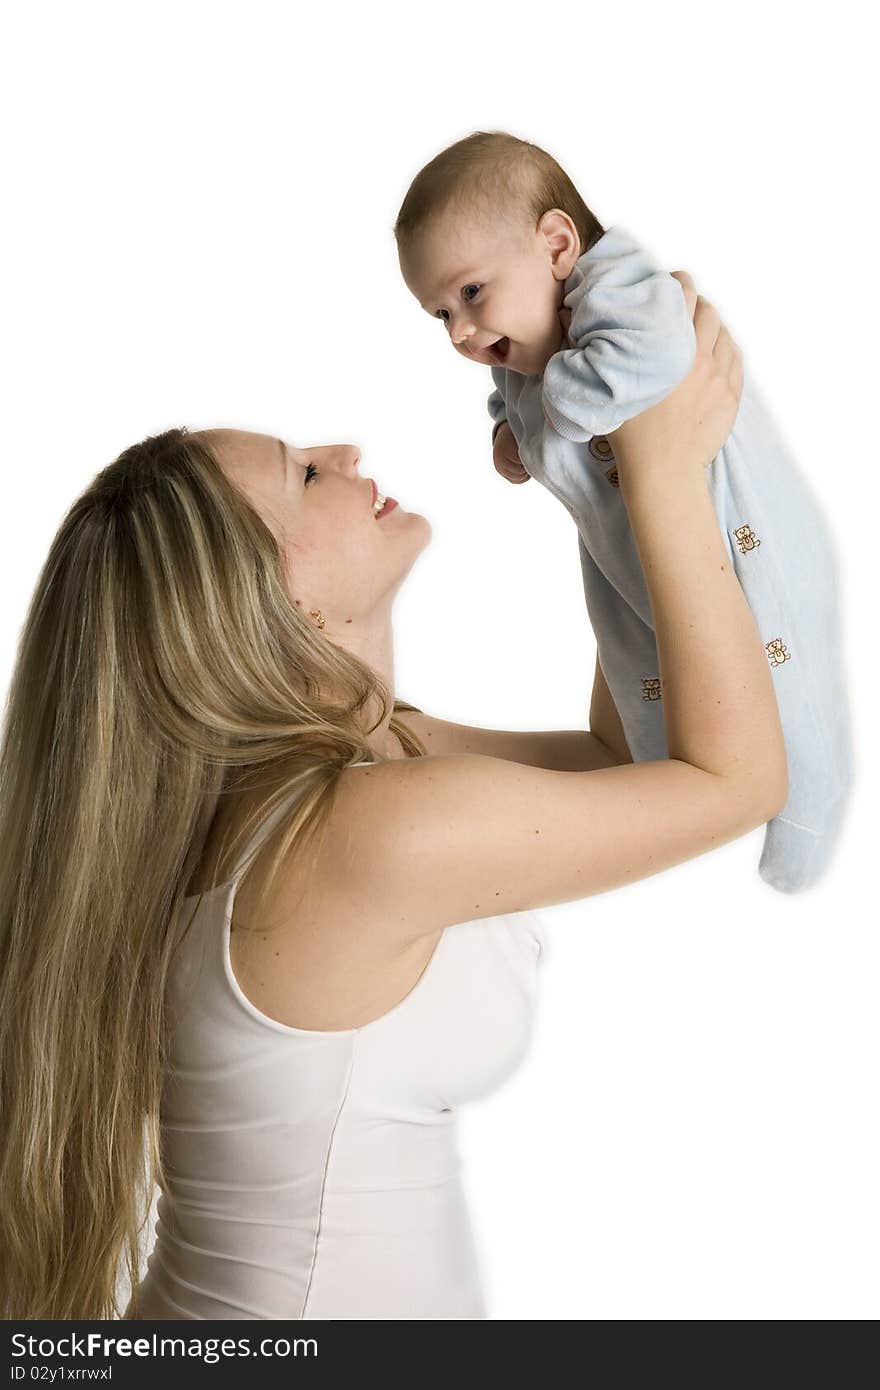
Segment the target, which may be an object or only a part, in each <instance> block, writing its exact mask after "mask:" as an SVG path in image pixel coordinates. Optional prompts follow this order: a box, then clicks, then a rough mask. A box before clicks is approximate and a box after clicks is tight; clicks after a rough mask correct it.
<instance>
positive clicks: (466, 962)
mask: <svg viewBox="0 0 880 1390" xmlns="http://www.w3.org/2000/svg"><path fill="white" fill-rule="evenodd" d="M355 765H356V766H357V765H358V764H355ZM287 805H288V802H284V803H282V805H280V806H279V807H278V808H277V809H276V810H275V812H273V813H272V814H270V816H268V817H267V818H266V819H265V820H264V821H263V823H262V824H261V825H260V826H259V827H258V829H257V831H256V834H255V835H254V836H253V838H252V839H251V841H250V843H249V844H248V845H247V846H246V847H245V849H244V850H243V852H242V856H241V859H240V861H239V863H238V865H237V866H236V868H235V870H234V872H233V876H232V878H231V879H230V880H229V881H228V882H227V883H224V884H220V885H218V886H217V887H216V888H214V889H213V890H211V891H210V892H207V893H203V894H201V895H197V896H193V897H191V898H188V899H186V900H185V901H186V905H188V906H189V907H195V917H194V919H193V920H192V924H191V926H190V927H189V930H188V932H187V933H186V935H185V937H184V940H183V943H182V946H181V948H180V949H179V950H178V952H177V953H176V954H175V957H174V964H173V966H172V973H171V976H170V977H169V982H168V995H167V998H168V1006H169V1023H170V1025H171V1053H170V1058H169V1066H168V1070H167V1072H166V1077H165V1082H164V1089H163V1103H162V1139H163V1145H164V1153H165V1155H166V1162H167V1173H168V1184H169V1185H168V1188H167V1190H165V1191H163V1192H162V1193H160V1195H159V1202H158V1208H157V1224H156V1242H155V1245H154V1248H153V1250H152V1253H151V1254H150V1256H149V1260H148V1265H147V1272H146V1274H145V1276H144V1279H143V1281H142V1283H141V1286H140V1308H139V1316H140V1317H141V1318H144V1319H153V1318H157V1319H186V1318H195V1319H212V1318H217V1319H227V1318H229V1319H232V1318H234V1319H248V1318H267V1319H287V1318H296V1319H299V1318H328V1319H329V1318H352V1319H358V1318H360V1319H364V1318H387V1319H404V1318H407V1319H408V1318H418V1319H430V1318H483V1317H486V1309H485V1305H484V1300H483V1292H482V1288H481V1281H480V1276H479V1266H478V1259H477V1253H476V1249H475V1242H474V1238H473V1234H472V1231H471V1225H470V1219H469V1216H468V1210H467V1205H466V1201H465V1193H464V1188H463V1185H462V1180H461V1174H460V1158H459V1153H458V1146H457V1132H456V1121H455V1115H456V1110H457V1108H458V1106H459V1105H461V1104H463V1103H464V1102H466V1101H471V1100H475V1099H477V1098H478V1097H480V1096H484V1095H486V1094H487V1093H488V1092H490V1091H491V1090H493V1089H494V1088H495V1087H497V1086H498V1085H499V1084H500V1083H501V1082H502V1081H504V1080H505V1079H506V1078H507V1077H508V1076H509V1075H510V1074H511V1072H512V1071H513V1070H515V1068H516V1066H517V1064H518V1063H519V1062H520V1061H521V1059H522V1057H523V1055H524V1053H525V1051H526V1048H527V1045H528V1041H529V1036H530V1031H531V1025H532V1019H533V1010H534V999H535V986H536V966H537V963H538V958H539V956H540V954H541V951H542V948H544V947H545V945H546V935H545V931H544V928H543V926H542V924H541V922H540V920H539V918H538V917H536V915H535V914H534V913H531V912H517V913H513V914H510V915H506V916H497V917H488V918H483V919H481V920H478V921H472V922H462V923H459V924H456V925H455V926H449V927H447V928H446V929H445V931H444V932H443V934H442V936H441V937H440V940H439V942H438V944H437V946H436V948H435V950H434V953H433V955H432V956H431V959H430V960H429V962H428V964H427V966H426V968H425V969H424V971H423V972H422V974H421V976H420V977H419V979H418V981H417V982H416V984H415V985H414V987H413V988H412V989H411V990H410V992H409V994H407V995H406V997H405V998H404V999H403V1000H401V1002H400V1003H398V1004H396V1005H395V1006H394V1007H393V1008H392V1009H390V1010H389V1011H388V1012H387V1013H385V1014H383V1015H382V1017H381V1018H378V1019H375V1020H373V1021H372V1022H371V1023H367V1024H364V1025H363V1026H361V1027H359V1028H345V1029H340V1030H334V1031H318V1030H314V1029H309V1028H291V1027H288V1026H287V1025H286V1024H283V1023H279V1022H277V1021H276V1020H274V1019H272V1018H269V1017H268V1016H267V1015H265V1014H263V1013H261V1012H260V1010H259V1009H257V1008H256V1007H255V1005H254V1004H252V1003H251V1002H250V1000H249V999H248V998H247V997H246V996H245V994H244V993H243V992H242V990H241V989H240V987H239V985H238V983H237V981H236V979H235V976H234V974H233V971H232V964H231V960H230V954H229V930H230V922H231V919H232V910H233V901H234V897H235V891H236V887H237V884H238V880H239V878H240V877H241V874H242V872H243V867H244V862H245V861H246V859H247V858H248V856H249V855H250V853H251V851H252V849H253V848H254V846H255V844H256V843H257V842H259V841H261V840H262V838H263V837H264V836H265V835H266V834H268V832H269V830H270V829H271V828H272V826H273V825H274V824H275V822H276V819H277V817H279V816H280V815H281V814H282V813H283V811H284V810H285V808H286V806H287ZM191 915H192V914H191V912H190V911H187V910H186V907H185V910H184V912H183V914H182V920H183V923H184V924H185V923H186V922H187V921H188V920H189V919H190V917H191Z"/></svg>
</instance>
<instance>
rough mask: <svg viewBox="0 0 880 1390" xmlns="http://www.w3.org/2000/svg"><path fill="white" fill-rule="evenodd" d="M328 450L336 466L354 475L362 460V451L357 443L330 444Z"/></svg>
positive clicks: (343, 471)
mask: <svg viewBox="0 0 880 1390" xmlns="http://www.w3.org/2000/svg"><path fill="white" fill-rule="evenodd" d="M326 448H327V452H328V454H329V455H330V461H331V463H332V464H333V467H334V468H338V469H339V471H340V473H348V474H350V475H352V476H353V475H354V474H355V473H356V472H357V470H358V464H359V463H360V461H361V451H360V448H359V447H358V445H357V444H328V445H327V446H326Z"/></svg>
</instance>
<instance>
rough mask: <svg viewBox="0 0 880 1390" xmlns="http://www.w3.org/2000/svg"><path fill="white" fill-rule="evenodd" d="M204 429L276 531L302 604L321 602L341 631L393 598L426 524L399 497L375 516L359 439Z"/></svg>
mask: <svg viewBox="0 0 880 1390" xmlns="http://www.w3.org/2000/svg"><path fill="white" fill-rule="evenodd" d="M200 433H201V434H202V435H203V437H204V438H205V439H206V440H207V442H208V443H209V444H211V445H212V446H213V448H214V451H215V453H216V456H217V459H218V461H219V463H220V466H221V468H223V470H224V472H225V473H226V474H227V476H228V477H229V478H230V479H231V481H232V482H233V483H234V484H235V485H236V486H237V487H239V488H240V489H241V491H242V492H244V493H245V495H246V496H247V498H248V500H249V501H250V503H251V505H252V506H254V507H255V508H256V510H257V511H258V512H259V514H260V516H261V517H262V518H263V520H264V521H265V523H266V525H267V526H268V527H269V528H270V530H271V531H272V532H273V534H274V535H275V537H276V538H277V540H278V542H279V544H280V546H281V549H282V551H283V553H284V554H285V556H286V558H287V572H288V576H289V584H290V592H291V594H292V596H293V598H294V599H295V600H296V601H298V602H299V603H300V604H301V606H302V607H303V608H304V610H305V611H306V612H308V611H309V610H311V609H314V608H317V609H320V611H321V612H322V613H323V615H324V617H325V619H326V622H327V626H328V628H330V629H331V630H333V631H334V632H337V631H338V633H339V635H340V636H342V635H344V632H345V628H346V625H347V624H348V623H349V622H351V623H353V624H355V625H359V626H363V624H364V623H365V622H367V621H369V619H370V618H372V617H374V616H378V615H380V614H382V612H383V610H387V609H389V608H390V604H391V599H392V598H393V596H394V594H395V593H396V591H397V590H398V589H399V587H400V585H401V584H402V582H403V580H404V579H405V577H406V575H407V574H408V573H409V570H410V569H411V567H412V565H413V562H414V561H415V559H416V556H417V555H418V554H419V553H420V552H421V551H422V550H423V549H424V548H425V546H426V545H427V544H428V541H429V540H430V539H431V527H430V524H429V522H428V521H427V520H426V519H425V517H423V516H420V515H419V514H418V513H417V512H409V511H407V510H406V508H405V507H402V506H400V505H399V504H398V505H397V506H396V507H394V508H392V509H391V510H390V511H386V513H385V514H384V515H383V516H382V517H381V518H379V519H377V516H376V512H375V509H374V500H375V497H376V490H377V488H376V485H374V483H373V481H372V479H370V478H369V477H363V476H362V475H361V474H360V472H359V471H358V464H359V461H360V450H359V449H358V448H357V446H356V445H354V444H325V445H321V446H319V447H316V448H298V447H297V446H296V445H295V444H290V443H287V442H286V441H283V440H280V439H275V438H273V437H272V436H270V435H266V434H251V433H250V432H248V431H246V430H204V431H201V432H200ZM381 490H382V488H381V480H380V481H379V483H378V491H379V492H381ZM349 631H351V629H349Z"/></svg>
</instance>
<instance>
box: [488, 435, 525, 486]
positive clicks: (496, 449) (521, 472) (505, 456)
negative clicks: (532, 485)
mask: <svg viewBox="0 0 880 1390" xmlns="http://www.w3.org/2000/svg"><path fill="white" fill-rule="evenodd" d="M492 462H493V463H494V464H495V468H496V470H497V471H498V472H499V473H500V474H501V476H502V478H506V479H507V481H508V482H509V483H527V482H528V481H529V478H530V477H531V474H530V473H527V472H526V470H525V468H524V467H523V465H522V462H521V461H520V457H519V449H518V448H517V447H516V440H515V438H514V435H513V430H512V429H511V428H510V426H509V425H508V423H507V421H506V420H505V421H504V423H503V424H502V425H501V427H500V429H499V430H498V433H497V434H496V436H495V443H494V444H493V445H492Z"/></svg>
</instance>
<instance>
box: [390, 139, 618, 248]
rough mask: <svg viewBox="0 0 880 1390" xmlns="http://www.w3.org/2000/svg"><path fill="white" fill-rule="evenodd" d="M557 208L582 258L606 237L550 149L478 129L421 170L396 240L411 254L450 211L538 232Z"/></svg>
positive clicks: (398, 222) (396, 229) (399, 216)
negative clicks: (565, 215) (576, 240)
mask: <svg viewBox="0 0 880 1390" xmlns="http://www.w3.org/2000/svg"><path fill="white" fill-rule="evenodd" d="M551 208H560V209H561V211H562V212H567V213H568V215H569V217H570V218H571V220H572V222H573V223H574V225H575V227H576V228H577V232H578V236H579V237H580V243H581V248H580V254H581V255H583V254H584V252H585V251H588V250H589V249H590V247H591V246H593V245H594V244H595V242H597V241H598V240H599V238H600V237H601V236H602V235H603V234H604V230H605V229H604V228H603V226H602V224H601V223H600V222H599V220H598V219H597V218H596V217H595V216H594V215H593V213H592V212H591V211H590V209H589V208H588V207H587V205H586V203H585V202H584V200H583V198H582V197H581V195H580V194H579V193H578V191H577V189H576V188H575V186H574V184H573V183H572V181H571V179H570V178H569V177H568V174H566V172H565V170H564V169H563V168H561V166H560V165H559V164H557V162H556V160H555V159H554V158H553V156H552V155H549V154H548V153H547V151H546V150H542V149H541V148H540V147H539V146H538V145H532V144H530V143H529V142H528V141H527V140H519V139H518V138H517V137H516V136H515V135H509V134H508V133H507V131H504V130H488V131H487V130H477V131H474V133H473V135H468V136H466V137H465V139H463V140H457V141H456V142H455V144H454V145H448V146H447V148H446V149H445V150H441V151H440V153H439V154H438V155H435V156H434V158H433V159H432V160H430V162H429V163H428V164H426V165H425V166H424V168H422V169H420V170H419V172H418V173H417V174H416V176H415V178H414V179H413V181H412V183H411V184H410V186H409V188H408V189H407V193H406V197H405V198H404V200H403V202H402V203H401V206H400V211H399V212H398V214H397V220H396V221H395V223H394V236H395V239H396V241H397V245H398V249H399V250H400V251H402V252H405V251H406V249H407V247H408V246H410V245H411V244H412V243H413V241H414V240H415V238H416V237H417V236H418V234H419V232H421V231H423V230H424V229H425V228H426V227H427V226H428V224H429V223H430V222H431V221H432V219H433V218H435V217H438V216H439V215H440V214H441V213H444V212H446V211H447V209H458V210H459V211H461V212H462V213H463V214H464V213H467V214H474V213H476V214H477V215H478V216H481V217H486V218H492V219H496V220H497V219H498V218H503V219H504V220H506V221H509V222H512V223H517V224H519V225H522V223H523V222H524V221H525V220H526V219H528V220H530V221H531V224H532V226H533V227H536V226H537V225H538V222H539V221H540V220H541V218H542V217H543V215H544V213H545V212H549V210H550V209H551Z"/></svg>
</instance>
